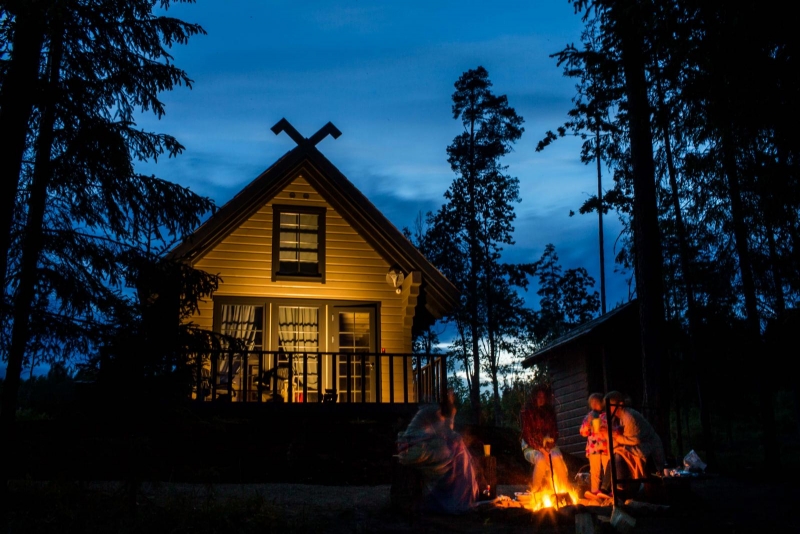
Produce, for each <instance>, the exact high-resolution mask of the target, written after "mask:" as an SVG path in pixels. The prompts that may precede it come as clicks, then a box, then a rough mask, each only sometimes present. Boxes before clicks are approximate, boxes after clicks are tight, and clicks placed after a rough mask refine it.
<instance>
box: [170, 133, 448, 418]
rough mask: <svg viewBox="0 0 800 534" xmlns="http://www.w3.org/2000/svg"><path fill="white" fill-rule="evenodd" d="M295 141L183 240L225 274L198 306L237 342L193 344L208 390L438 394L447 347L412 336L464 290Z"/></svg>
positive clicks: (310, 144)
mask: <svg viewBox="0 0 800 534" xmlns="http://www.w3.org/2000/svg"><path fill="white" fill-rule="evenodd" d="M272 131H273V132H274V133H275V134H276V135H278V134H280V133H282V132H286V133H287V134H288V135H289V136H290V137H291V138H292V139H293V140H294V141H295V142H296V143H297V146H296V147H294V148H293V149H292V150H290V151H289V152H287V153H286V154H284V155H283V157H281V158H280V159H279V160H278V161H276V162H275V163H274V164H273V165H272V166H271V167H269V168H268V169H267V170H265V171H264V172H262V173H261V174H260V175H259V176H257V177H256V178H255V179H254V180H253V181H252V182H250V183H249V184H248V185H247V186H246V187H245V188H244V189H242V191H240V192H239V193H238V194H237V195H236V196H235V197H233V198H232V199H231V200H230V201H229V202H228V203H226V204H225V205H224V206H222V207H221V208H220V209H219V210H218V211H217V212H216V213H215V214H214V215H212V216H211V217H210V218H209V219H208V220H207V221H206V222H205V223H204V224H202V225H201V226H200V227H199V228H197V229H196V231H194V232H193V233H192V234H191V235H189V236H188V237H187V238H186V239H185V240H184V241H183V242H181V243H180V244H179V245H178V246H177V247H176V248H175V249H174V250H173V251H172V252H171V256H172V257H173V258H180V259H181V260H182V261H185V262H188V263H189V264H191V265H192V266H193V267H195V268H197V269H200V270H203V271H206V272H209V273H213V274H218V275H220V277H221V280H222V281H221V283H220V285H219V288H218V290H217V291H216V292H215V293H214V295H213V296H212V297H211V298H210V299H208V300H206V301H203V302H202V303H201V305H200V307H199V311H198V312H197V313H196V314H195V315H194V316H193V317H192V318H191V321H192V322H194V323H195V324H196V325H198V326H200V327H202V328H205V329H209V330H213V331H215V332H218V333H221V334H225V335H227V336H231V337H232V338H235V339H236V340H237V341H235V342H233V343H230V344H228V345H226V346H223V347H221V348H220V349H218V350H209V351H207V352H206V353H203V354H197V355H193V357H194V358H195V364H196V369H197V373H196V383H195V387H194V392H193V394H192V395H193V398H195V399H196V400H197V401H200V402H236V403H248V404H253V403H271V404H272V403H281V404H286V405H288V404H297V405H308V404H322V403H331V404H336V403H339V404H353V403H360V404H395V403H402V404H406V405H407V404H413V403H417V402H422V401H429V400H435V399H439V398H441V395H442V393H443V391H445V387H446V374H445V362H444V360H443V358H442V357H439V356H437V357H432V356H430V355H428V356H425V355H415V354H412V334H413V333H414V332H415V331H417V330H421V329H424V328H426V327H427V326H429V325H431V324H432V323H433V322H434V321H436V320H437V319H440V318H442V317H443V316H444V315H445V314H447V313H449V312H450V311H451V310H452V308H453V307H454V306H455V304H456V302H457V300H458V296H459V292H458V290H457V289H456V287H455V286H454V285H453V284H452V283H451V282H450V281H449V280H447V279H446V278H445V277H444V276H443V275H442V274H441V273H440V272H439V271H438V270H437V269H436V268H435V267H434V266H433V265H432V264H431V263H430V262H429V261H428V260H427V259H426V258H425V257H424V256H423V255H422V254H421V253H420V252H419V251H418V250H417V249H416V248H415V247H414V246H413V245H412V244H411V243H410V242H409V241H408V239H406V237H405V236H404V235H403V234H402V233H401V232H400V231H398V229H397V228H396V227H395V226H394V225H393V224H392V223H391V222H389V220H388V219H387V218H386V217H385V216H384V215H383V214H382V213H381V212H380V211H379V210H378V209H377V208H376V207H375V206H374V205H373V204H372V203H371V202H370V201H369V200H368V199H367V198H366V197H365V196H364V195H363V194H362V193H361V192H360V191H359V190H358V189H357V188H356V187H355V186H354V185H353V184H352V183H351V182H350V181H349V180H348V179H347V178H346V177H345V176H344V175H343V174H342V173H341V172H340V171H339V170H338V169H337V168H336V167H335V166H334V165H333V164H332V163H331V162H330V161H329V160H328V159H327V158H326V157H325V156H324V155H322V153H321V152H320V151H319V150H318V149H317V147H316V145H317V144H318V143H319V142H320V141H321V140H322V139H324V138H325V137H327V136H328V135H331V136H332V137H333V138H334V139H335V138H338V137H339V135H341V132H339V130H338V129H336V127H335V126H333V124H331V123H328V124H327V125H326V126H325V127H323V128H322V129H321V130H320V131H319V132H317V133H316V134H314V135H313V136H311V137H310V138H305V137H303V136H302V135H301V134H300V133H299V132H298V131H297V130H296V129H294V127H292V125H291V124H289V123H288V121H286V120H285V119H282V120H281V121H280V122H279V123H278V124H276V125H275V126H274V127H273V128H272Z"/></svg>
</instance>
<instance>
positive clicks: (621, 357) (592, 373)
mask: <svg viewBox="0 0 800 534" xmlns="http://www.w3.org/2000/svg"><path fill="white" fill-rule="evenodd" d="M641 354H642V349H641V332H640V328H639V305H638V302H637V301H636V300H632V301H630V302H628V303H626V304H623V305H622V306H619V307H617V308H615V309H614V310H611V311H610V312H608V313H606V314H604V315H601V316H600V317H597V318H595V319H593V320H591V321H589V322H586V323H584V324H582V325H580V326H578V327H576V328H574V329H573V330H571V331H570V332H568V333H567V334H565V335H564V336H562V337H560V338H558V339H555V340H553V341H552V342H551V343H549V344H548V345H547V346H545V347H543V348H542V349H540V350H539V351H537V352H535V353H534V354H532V355H531V356H529V357H528V358H526V359H525V360H523V362H522V366H523V367H524V368H530V367H532V366H534V365H536V366H539V367H542V368H545V369H546V372H547V375H548V377H549V379H550V382H551V384H552V387H553V395H554V397H555V399H556V415H557V419H558V432H559V447H560V448H561V450H562V451H564V452H568V453H570V454H575V455H578V456H582V455H583V453H584V450H585V447H586V438H584V437H582V436H581V435H580V432H579V430H580V426H581V422H582V421H583V418H584V417H585V416H586V414H587V413H588V411H589V407H588V406H587V404H586V403H587V399H588V397H589V395H590V394H591V393H594V392H598V393H606V392H608V391H613V390H617V391H623V392H625V393H627V394H628V395H630V396H631V397H632V398H641V394H642V385H641V384H642V364H641Z"/></svg>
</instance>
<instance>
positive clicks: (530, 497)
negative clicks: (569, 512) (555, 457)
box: [515, 485, 578, 512]
mask: <svg viewBox="0 0 800 534" xmlns="http://www.w3.org/2000/svg"><path fill="white" fill-rule="evenodd" d="M515 497H516V500H517V501H518V502H519V503H520V504H521V505H522V506H523V507H524V508H526V509H528V510H531V511H533V512H538V511H540V510H545V509H547V508H554V509H559V508H563V507H565V506H570V505H572V504H575V503H577V502H578V495H577V493H576V492H575V491H574V490H573V489H572V488H569V489H567V490H566V491H564V488H560V487H558V485H556V492H553V491H552V488H547V489H540V490H539V491H526V492H522V493H516V494H515Z"/></svg>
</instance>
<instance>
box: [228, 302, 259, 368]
mask: <svg viewBox="0 0 800 534" xmlns="http://www.w3.org/2000/svg"><path fill="white" fill-rule="evenodd" d="M256 308H257V306H245V305H241V304H231V305H223V306H222V325H221V327H220V333H222V334H225V335H228V336H231V337H235V338H237V339H241V340H242V341H243V342H244V346H245V348H246V350H253V348H254V347H255V341H256V334H257V332H258V330H259V329H260V327H261V325H258V324H256ZM230 360H231V357H230V355H226V356H225V357H223V358H222V360H221V361H220V362H219V371H218V372H219V375H218V376H219V381H220V382H221V383H227V381H228V367H229V365H230V364H231V361H230ZM233 360H234V361H233V381H234V383H235V382H236V380H237V379H239V378H240V373H241V370H242V355H241V354H238V355H236V357H234V358H233Z"/></svg>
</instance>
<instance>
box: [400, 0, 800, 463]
mask: <svg viewBox="0 0 800 534" xmlns="http://www.w3.org/2000/svg"><path fill="white" fill-rule="evenodd" d="M573 4H574V7H575V12H576V16H580V17H582V20H583V22H584V30H583V33H582V36H581V41H580V42H578V43H569V44H567V45H566V46H565V47H564V48H563V49H562V50H561V51H558V52H556V53H554V54H553V58H554V59H555V61H556V63H557V65H558V67H559V68H562V69H563V72H564V75H565V76H567V77H569V78H571V79H573V80H574V81H575V91H576V92H575V96H574V99H573V104H574V106H573V109H571V110H570V112H569V113H568V116H567V118H566V120H565V123H564V124H563V125H561V126H558V127H554V128H553V130H552V131H548V132H546V133H545V134H544V136H543V138H542V140H541V141H540V142H539V144H538V146H537V150H546V149H547V147H548V146H549V145H550V144H551V143H553V142H557V140H558V139H559V138H561V137H564V136H577V137H579V138H580V139H581V140H582V146H581V150H580V153H579V154H576V157H580V159H581V160H582V161H583V162H584V163H586V164H587V165H590V166H591V167H590V168H591V169H592V171H596V172H597V177H598V193H597V194H596V195H593V196H591V197H590V198H589V199H588V200H587V201H586V202H585V203H584V204H583V205H581V206H579V207H578V206H576V208H577V210H578V211H579V212H580V213H581V214H589V213H593V214H595V215H598V216H600V223H601V224H602V216H606V215H609V214H611V215H612V216H616V217H618V218H619V220H620V221H621V222H622V225H623V232H622V234H621V235H620V236H611V237H612V238H613V239H615V240H617V246H616V247H615V249H616V252H617V253H616V256H615V257H614V258H613V261H615V262H616V263H617V264H618V266H620V267H622V268H624V269H626V270H629V271H632V272H633V273H634V277H633V280H632V295H633V296H636V297H637V298H638V301H639V305H640V310H641V312H640V322H641V328H642V339H643V343H642V364H643V376H642V381H643V385H644V392H645V394H644V398H642V399H636V402H637V403H639V404H640V405H641V406H642V408H643V409H644V410H645V411H646V413H648V415H649V416H650V417H651V418H652V419H653V420H654V421H655V423H656V426H657V428H658V429H659V432H660V433H662V435H664V436H667V435H669V434H671V433H672V434H674V426H673V427H671V425H675V424H676V423H675V415H674V413H671V408H672V407H674V406H675V405H676V403H677V404H678V405H682V406H683V409H684V413H685V411H687V410H689V409H692V410H694V409H696V410H697V412H698V413H699V419H700V427H701V429H702V432H701V434H702V437H701V439H700V443H699V445H700V446H701V448H702V450H703V451H704V452H705V451H707V453H708V454H709V455H713V451H714V434H713V431H712V418H713V419H714V421H713V424H715V425H716V426H718V427H724V428H725V429H726V433H725V435H727V436H730V435H731V433H732V429H733V428H734V426H735V424H736V423H737V422H738V421H741V420H747V421H749V422H752V423H753V424H752V425H750V426H757V427H758V428H759V429H760V436H761V442H760V447H761V450H762V452H763V456H764V457H765V459H766V460H767V462H768V463H769V464H771V465H772V466H773V467H775V466H776V465H777V463H778V461H779V458H780V451H779V445H778V442H777V434H778V432H779V431H781V430H782V429H780V428H777V427H776V416H775V409H776V406H775V402H776V394H778V393H779V392H785V393H787V392H788V394H790V395H791V396H792V398H793V399H794V403H795V405H796V406H797V405H800V397H799V396H798V388H797V386H796V385H795V383H794V382H793V381H791V380H790V379H789V376H790V374H789V373H787V372H786V370H787V367H786V365H787V361H788V360H787V359H786V355H787V352H786V351H787V349H788V347H790V346H791V339H792V338H791V337H790V336H791V333H792V332H796V331H798V326H799V325H800V320H799V319H798V312H797V302H798V296H800V255H799V254H798V249H797V247H796V245H797V239H798V226H799V225H800V220H799V216H800V180H798V170H799V169H800V168H799V167H798V150H800V142H798V141H800V139H798V135H800V130H798V128H797V127H796V121H797V118H798V117H799V116H800V113H798V106H799V105H800V100H799V99H798V93H799V92H800V69H798V65H797V61H798V52H799V51H800V49H799V48H798V36H797V32H796V31H795V29H794V28H793V27H792V26H793V25H792V23H791V22H790V21H788V20H787V18H786V17H781V16H780V13H781V11H780V9H779V6H778V5H777V4H776V3H774V2H767V3H766V4H765V3H758V4H754V3H744V4H735V5H734V4H731V3H730V2H723V1H711V2H708V1H702V2H700V1H695V0H686V1H684V0H663V1H660V0H653V1H648V2H639V1H633V0H620V1H611V0H608V1H600V0H598V1H586V0H579V1H576V2H573ZM487 82H488V76H487V75H486V72H485V70H484V69H482V68H478V69H476V70H475V71H469V72H467V73H465V74H464V75H463V76H462V78H461V79H460V80H459V81H458V82H457V83H456V92H455V93H454V95H453V102H454V103H453V113H454V117H455V118H457V119H459V120H461V121H462V123H463V125H464V133H463V134H461V135H460V136H459V137H457V138H456V140H455V141H454V143H453V145H451V146H450V147H448V155H449V156H450V162H451V165H452V167H453V171H454V172H455V173H456V178H455V179H454V182H453V185H452V186H451V188H450V189H449V190H448V192H447V193H446V194H445V204H444V206H443V207H442V208H441V210H439V211H438V212H436V213H430V214H428V216H427V218H426V219H425V220H424V221H420V222H419V223H418V224H417V227H418V229H417V230H416V231H415V232H408V235H409V236H410V237H411V238H412V240H414V241H415V242H416V243H417V244H418V245H419V246H420V247H421V248H422V249H423V250H424V251H426V253H427V254H428V255H429V257H430V258H431V259H432V260H433V261H434V263H436V264H437V266H438V267H439V268H440V269H442V270H443V272H445V273H446V274H447V275H448V277H450V278H451V280H453V281H454V282H456V284H457V285H458V286H459V287H460V288H462V289H463V292H464V295H463V297H462V303H461V307H460V309H459V311H458V312H457V314H456V315H454V316H453V317H451V321H452V322H453V323H454V324H455V326H456V332H457V335H456V340H455V344H454V346H453V348H452V350H451V352H452V354H453V355H454V356H455V360H457V361H460V362H461V366H462V370H463V372H464V373H465V374H466V376H467V388H468V390H469V391H468V395H469V398H470V404H471V405H472V409H473V412H479V410H480V406H479V404H477V403H478V402H479V393H478V388H479V387H480V378H479V377H480V373H481V370H483V371H484V373H485V374H484V376H488V380H486V379H485V380H484V383H485V384H488V385H490V387H491V389H492V390H493V395H492V396H493V403H492V404H493V406H494V408H495V416H496V417H495V418H496V419H497V420H499V419H500V417H501V414H500V405H501V403H500V397H502V395H500V394H499V393H498V384H499V381H498V369H499V367H498V357H497V355H498V354H499V353H501V352H502V353H505V354H511V355H514V354H516V355H520V354H519V353H520V346H525V347H528V348H530V347H533V348H534V349H535V348H536V347H539V346H541V344H542V343H546V341H547V339H552V337H549V336H552V335H558V334H559V333H563V328H564V326H568V325H564V324H563V319H562V321H561V323H562V324H561V325H559V326H554V325H551V326H553V328H552V330H547V329H546V328H543V326H546V325H543V323H542V321H543V319H544V318H545V315H546V310H545V306H546V305H547V302H548V297H547V295H542V294H541V292H540V297H542V300H541V307H542V308H541V310H540V311H539V310H537V311H532V310H526V309H525V307H524V306H523V305H522V302H521V301H520V300H519V297H518V292H517V291H518V290H519V289H520V288H525V287H526V286H527V280H528V278H529V277H536V276H540V277H541V276H543V273H544V272H546V269H543V265H542V262H543V261H544V260H545V257H543V258H542V259H541V260H539V262H531V263H530V264H525V265H506V264H504V263H502V261H501V254H500V253H501V251H502V247H503V246H511V245H513V241H512V239H511V232H512V231H513V226H512V222H513V203H514V202H516V201H518V200H519V197H520V191H519V183H518V181H516V180H515V179H514V178H512V177H510V176H508V175H507V174H506V168H505V167H503V166H502V164H501V163H500V159H501V158H502V156H503V155H505V154H507V153H508V151H509V150H511V147H512V144H513V143H514V141H516V140H517V139H518V138H519V136H520V135H521V133H522V129H521V124H522V120H521V118H520V117H517V116H516V114H515V113H514V111H513V108H511V107H510V106H509V105H508V103H507V101H506V100H505V97H498V96H496V95H494V94H492V93H491V91H490V89H489V86H490V85H491V84H490V82H489V83H487ZM481 84H483V85H481ZM554 126H556V125H554ZM604 173H606V174H607V175H608V178H607V179H606V180H605V184H604V185H605V187H603V174H604ZM522 194H524V191H523V192H522ZM453 236H455V239H454V238H453ZM600 236H601V238H602V232H601V234H600ZM546 255H547V252H546V253H545V256H546ZM600 262H601V269H602V262H603V258H602V256H601V258H600ZM601 272H602V270H601ZM580 274H581V276H584V277H585V276H586V274H585V272H583V273H580ZM565 278H566V277H565ZM589 282H590V281H589V280H584V281H583V282H582V283H579V284H578V287H580V288H581V293H580V294H581V298H582V299H584V301H585V303H586V304H590V303H591V302H592V299H593V298H594V299H596V298H597V296H596V294H595V293H593V292H592V290H591V288H592V287H593V284H591V283H589ZM591 282H593V281H591ZM601 282H602V280H601ZM601 287H602V284H601ZM601 298H602V300H603V303H602V304H603V305H602V308H603V309H605V295H604V292H603V294H602V296H601ZM587 299H588V300H587ZM562 306H563V303H562ZM594 306H595V308H594V310H596V309H597V308H596V304H594ZM507 310H515V311H513V312H512V313H510V314H509V313H508V311H507ZM562 310H563V308H562ZM589 316H591V313H590V314H588V316H586V317H584V318H583V319H581V320H586V319H587V318H588V317H589ZM562 317H563V316H562ZM520 322H525V323H527V325H528V327H527V328H526V329H525V328H522V326H523V325H521V324H520ZM578 322H580V321H578ZM534 325H536V328H534ZM559 328H561V329H562V330H561V331H559ZM427 335H428V336H430V335H431V334H430V333H429V334H427ZM526 336H528V337H526ZM428 341H429V340H428ZM428 346H430V343H428ZM523 352H524V351H523ZM790 352H791V351H790ZM523 355H524V354H523ZM500 370H501V371H502V369H500ZM501 374H502V373H501ZM507 384H508V382H507ZM508 389H509V391H512V390H513V388H511V387H510V385H509V387H508ZM732 395H733V396H736V397H737V398H739V399H741V402H730V397H731V396H732ZM476 408H477V409H476ZM795 413H796V408H795ZM795 417H796V416H795ZM680 428H681V427H680V424H679V426H678V429H679V430H680Z"/></svg>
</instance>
